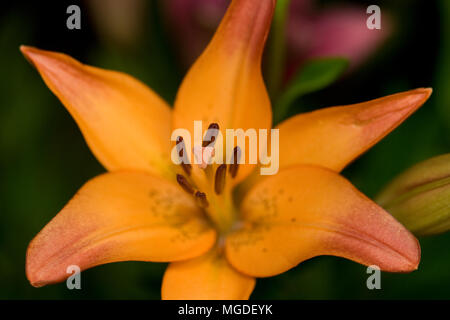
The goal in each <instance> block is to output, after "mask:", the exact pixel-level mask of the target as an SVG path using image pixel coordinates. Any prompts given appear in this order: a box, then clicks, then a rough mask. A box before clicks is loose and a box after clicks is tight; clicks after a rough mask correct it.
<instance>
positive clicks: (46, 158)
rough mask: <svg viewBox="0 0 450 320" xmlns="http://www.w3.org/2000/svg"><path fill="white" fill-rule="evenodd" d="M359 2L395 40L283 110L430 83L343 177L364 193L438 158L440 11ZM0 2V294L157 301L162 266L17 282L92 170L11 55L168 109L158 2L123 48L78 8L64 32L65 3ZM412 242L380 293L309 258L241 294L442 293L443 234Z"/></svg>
mask: <svg viewBox="0 0 450 320" xmlns="http://www.w3.org/2000/svg"><path fill="white" fill-rule="evenodd" d="M323 2H330V1H323ZM334 2H348V1H334ZM359 2H362V3H365V4H367V5H369V4H379V5H380V6H381V8H382V10H383V11H384V10H386V11H389V12H391V14H392V15H393V17H394V19H395V20H396V22H397V29H396V34H395V35H394V37H393V38H392V39H391V40H390V41H389V43H387V44H386V45H385V46H384V47H383V49H382V50H381V51H380V52H378V54H377V55H375V56H374V57H373V58H372V59H371V60H370V61H369V62H368V63H366V64H365V65H364V66H363V67H362V68H360V69H359V70H358V71H357V72H354V73H352V74H350V75H348V76H346V77H345V78H344V79H342V80H341V81H339V82H338V83H336V84H334V85H333V86H331V87H330V88H328V89H326V90H323V91H321V92H318V93H315V94H311V95H309V96H307V97H305V98H304V99H302V100H301V101H298V103H297V106H296V110H295V112H296V113H297V112H303V111H306V110H312V109H316V108H321V107H325V106H331V105H342V104H351V103H356V102H361V101H365V100H370V99H373V98H376V97H379V96H383V95H387V94H391V93H395V92H398V91H403V90H408V89H413V88H416V87H429V86H432V87H434V89H435V92H434V95H433V97H432V99H431V100H430V101H429V102H428V103H426V105H425V106H424V107H423V108H421V109H420V110H419V111H418V112H417V113H416V114H414V115H413V116H412V117H411V118H410V119H409V120H407V121H406V122H405V123H404V124H403V125H402V126H400V127H399V128H398V129H397V130H396V131H395V132H394V133H392V134H391V135H389V136H388V137H387V138H386V139H384V140H383V141H382V142H381V143H379V144H378V145H377V146H375V147H374V148H373V149H371V150H370V151H369V152H368V153H367V154H365V155H364V156H363V157H362V158H360V159H359V160H358V161H356V162H355V163H354V164H352V165H351V166H350V167H349V168H348V169H346V171H345V172H344V175H345V176H347V177H348V178H349V179H350V180H351V181H352V182H353V183H354V184H355V185H356V186H357V187H358V188H359V189H360V190H362V191H363V192H364V193H366V194H367V195H368V196H370V197H374V196H375V195H376V194H377V192H379V191H380V189H381V188H382V187H383V186H384V185H385V184H386V183H387V182H388V181H389V180H390V179H392V178H393V177H394V176H395V175H396V174H398V173H400V172H401V171H403V170H404V169H406V168H407V167H409V166H410V165H412V164H414V163H416V162H418V161H421V160H424V159H426V158H429V157H431V156H434V155H438V154H442V153H448V152H450V139H449V134H450V129H449V128H450V96H449V89H450V68H449V64H450V43H449V42H450V22H449V21H450V8H449V5H448V3H449V1H447V0H441V1H411V0H404V1H402V0H398V1H392V0H391V1H376V2H374V1H370V2H364V1H359ZM393 2H394V3H393ZM8 3H10V4H2V10H1V12H0V72H1V75H2V77H1V79H0V298H2V299H47V298H63V299H86V298H89V299H91V298H99V299H158V298H160V285H161V278H162V274H163V272H164V268H165V265H164V264H153V263H138V262H125V263H116V264H109V265H105V266H100V267H97V268H94V269H91V270H88V271H86V272H84V273H83V274H82V290H79V291H77V290H73V291H69V290H68V289H67V288H66V286H65V284H64V283H63V284H59V285H52V286H49V287H44V288H40V289H36V288H33V287H31V286H30V285H29V283H28V282H27V280H26V278H25V272H24V263H25V251H26V247H27V245H28V242H29V241H30V240H31V239H32V238H33V237H34V235H35V234H36V233H37V232H38V231H39V230H40V229H41V228H42V227H43V226H44V225H45V224H46V223H47V222H48V221H49V220H50V219H51V218H52V217H53V216H54V215H55V214H56V213H57V212H58V211H59V210H60V209H61V208H62V206H63V205H64V204H65V203H66V202H67V201H68V200H69V199H70V198H71V196H72V195H73V194H74V193H75V192H76V191H77V189H78V188H79V187H80V186H81V185H82V184H83V183H84V182H85V181H87V180H88V179H90V178H91V177H93V176H95V175H97V174H99V173H101V172H103V168H102V167H101V166H100V165H99V164H98V162H97V161H96V160H95V158H94V157H93V156H92V154H91V152H90V151H89V149H88V148H87V146H86V144H85V142H84V141H83V138H82V136H81V134H80V132H79V130H78V128H77V126H76V124H75V122H74V121H73V120H72V119H71V118H70V116H69V114H68V113H67V112H66V111H65V109H64V108H63V107H62V106H61V104H60V103H59V101H58V100H57V99H56V98H55V97H54V96H53V95H52V93H51V92H50V91H49V90H48V89H47V88H46V86H45V85H44V83H43V81H42V80H41V79H40V77H39V75H38V74H37V72H36V71H35V70H33V68H32V67H31V66H30V65H29V64H28V63H27V62H26V60H25V59H24V58H23V57H22V55H21V54H20V52H19V45H21V44H27V45H33V46H37V47H40V48H43V49H49V50H56V51H63V52H66V53H69V54H70V55H72V56H74V57H75V58H77V59H79V60H81V61H83V62H85V63H88V64H92V65H96V66H99V67H104V68H110V69H116V70H121V71H125V72H128V73H130V74H132V75H134V76H136V77H137V78H139V79H141V80H143V81H144V82H146V83H147V84H148V85H149V86H150V87H152V88H153V89H154V90H156V91H157V92H158V93H160V94H161V95H162V96H163V97H164V98H165V99H166V100H167V101H169V102H172V101H173V99H174V96H175V93H176V89H177V87H178V85H179V83H180V81H181V80H182V75H183V73H184V70H183V68H181V67H180V64H179V63H177V60H176V54H175V50H176V49H175V47H174V46H172V44H171V42H170V39H169V35H168V33H167V31H166V28H165V27H164V24H163V23H162V18H161V14H160V10H159V6H158V2H157V1H149V5H148V15H147V20H146V26H145V32H144V33H143V36H142V38H141V39H140V41H139V43H137V45H135V46H134V47H128V48H124V47H119V46H116V45H114V44H113V43H111V42H108V41H105V39H104V38H102V37H100V36H98V34H97V33H96V32H95V30H93V29H94V28H93V26H92V23H91V20H90V19H89V12H87V9H86V8H85V7H84V6H83V4H81V7H82V19H83V20H82V30H81V31H68V30H67V29H66V27H65V19H66V17H67V15H66V13H65V10H66V8H67V6H68V4H72V3H76V1H71V2H67V1H57V3H56V1H55V3H54V4H50V1H47V2H46V1H39V2H38V1H33V2H32V1H30V2H25V1H22V2H20V1H17V2H16V3H15V4H12V3H11V2H8ZM420 241H421V245H422V261H421V264H420V267H419V270H418V271H416V272H413V273H411V274H387V273H383V274H382V290H374V291H369V290H368V289H367V288H366V279H367V277H368V275H367V274H366V268H365V267H363V266H360V265H358V264H356V263H353V262H351V261H346V260H344V259H340V258H334V257H320V258H315V259H313V260H311V261H307V262H305V263H302V264H301V265H300V266H299V267H297V268H294V269H293V270H291V271H289V272H287V273H285V274H283V275H280V276H278V277H274V278H270V279H263V280H260V281H258V283H257V286H256V289H255V291H254V294H253V295H252V298H255V299H257V298H258V299H259V298H263V299H266V298H269V299H272V298H273V299H366V298H369V299H381V298H383V299H404V298H419V299H434V298H450V288H449V285H450V272H449V270H450V250H449V248H450V234H444V235H441V236H435V237H430V238H427V239H420Z"/></svg>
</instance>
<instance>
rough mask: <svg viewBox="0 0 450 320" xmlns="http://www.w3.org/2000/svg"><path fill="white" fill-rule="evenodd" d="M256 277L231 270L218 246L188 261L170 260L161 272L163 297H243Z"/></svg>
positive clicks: (243, 298)
mask: <svg viewBox="0 0 450 320" xmlns="http://www.w3.org/2000/svg"><path fill="white" fill-rule="evenodd" d="M255 283H256V281H255V279H254V278H251V277H248V276H245V275H243V274H241V273H239V272H237V271H236V270H234V269H233V268H232V267H231V266H230V265H229V264H228V262H227V260H226V259H225V258H224V256H223V254H222V253H221V251H220V250H217V249H215V250H211V251H210V252H209V253H208V254H206V255H204V256H201V257H199V258H195V259H192V260H188V261H182V262H172V263H171V264H170V265H169V267H168V268H167V270H166V273H165V274H164V279H163V284H162V298H163V299H165V300H246V299H248V298H249V297H250V294H251V293H252V291H253V288H254V287H255Z"/></svg>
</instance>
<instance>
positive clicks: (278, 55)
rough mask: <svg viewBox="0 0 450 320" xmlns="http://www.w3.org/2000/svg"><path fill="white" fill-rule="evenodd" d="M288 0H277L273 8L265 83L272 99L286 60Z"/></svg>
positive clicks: (277, 90)
mask: <svg viewBox="0 0 450 320" xmlns="http://www.w3.org/2000/svg"><path fill="white" fill-rule="evenodd" d="M289 4H290V0H278V2H277V6H276V8H275V13H274V18H273V24H272V33H271V38H270V49H269V57H268V59H269V64H268V69H267V75H268V78H267V84H268V89H269V94H270V96H271V98H272V99H274V100H275V99H276V98H277V97H278V94H279V90H280V88H281V81H282V78H283V72H284V68H285V60H286V19H287V16H288V9H289Z"/></svg>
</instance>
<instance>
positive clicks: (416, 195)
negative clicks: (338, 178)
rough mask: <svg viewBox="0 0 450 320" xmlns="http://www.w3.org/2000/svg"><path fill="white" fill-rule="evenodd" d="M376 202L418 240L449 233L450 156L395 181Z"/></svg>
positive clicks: (423, 163)
mask: <svg viewBox="0 0 450 320" xmlns="http://www.w3.org/2000/svg"><path fill="white" fill-rule="evenodd" d="M377 202H378V203H379V204H380V205H381V206H382V207H384V208H385V209H386V210H387V211H388V212H390V213H391V214H392V215H393V216H394V217H395V218H396V219H397V220H399V221H400V222H401V223H402V224H403V225H404V226H405V227H406V228H408V229H409V230H410V231H411V232H413V233H414V234H416V235H418V236H428V235H433V234H438V233H442V232H445V231H447V230H449V229H450V154H446V155H441V156H438V157H435V158H431V159H428V160H426V161H424V162H421V163H419V164H416V165H415V166H413V167H412V168H410V169H408V170H406V171H405V172H404V173H402V174H401V175H400V176H398V177H397V178H395V179H394V180H393V181H392V182H391V183H390V184H389V185H388V186H387V187H386V188H385V189H384V190H383V191H382V192H381V194H380V195H379V196H378V198H377Z"/></svg>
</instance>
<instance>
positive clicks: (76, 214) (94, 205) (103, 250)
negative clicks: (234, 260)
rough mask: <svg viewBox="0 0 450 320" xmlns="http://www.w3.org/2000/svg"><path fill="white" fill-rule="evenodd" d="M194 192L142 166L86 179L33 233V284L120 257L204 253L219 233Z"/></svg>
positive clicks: (29, 268) (29, 265) (166, 258)
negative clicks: (69, 269)
mask: <svg viewBox="0 0 450 320" xmlns="http://www.w3.org/2000/svg"><path fill="white" fill-rule="evenodd" d="M201 214H202V213H201V212H200V210H199V209H198V207H197V206H196V204H195V203H194V200H193V198H192V197H190V196H189V195H187V194H186V193H184V192H183V191H182V190H181V188H179V187H178V186H177V185H175V184H172V183H171V182H169V181H166V180H163V179H161V178H157V177H155V176H152V175H149V174H147V173H141V172H114V173H107V174H104V175H101V176H99V177H97V178H94V179H92V180H91V181H89V182H88V183H86V184H85V185H84V186H83V187H82V188H81V189H80V191H79V192H78V193H77V194H76V195H75V197H74V198H73V199H72V200H71V201H70V202H69V203H68V204H67V205H66V206H65V207H64V209H63V210H62V211H61V212H60V213H59V214H58V215H57V216H56V217H55V218H54V219H53V220H52V221H50V223H49V224H48V225H47V226H46V227H45V228H44V229H43V230H42V231H41V232H40V233H39V234H38V235H37V236H36V237H35V238H34V239H33V241H32V242H31V243H30V245H29V247H28V251H27V259H26V273H27V277H28V279H29V281H30V282H31V284H32V285H33V286H43V285H46V284H50V283H55V282H59V281H62V280H64V279H65V278H66V277H68V276H69V274H67V273H66V269H67V267H68V266H70V265H77V266H79V267H80V268H81V269H82V270H84V269H87V268H91V267H94V266H97V265H100V264H105V263H110V262H117V261H154V262H170V261H177V260H184V259H189V258H193V257H196V256H199V255H201V254H203V253H205V252H207V251H208V250H209V249H210V248H211V247H212V246H213V245H214V243H215V239H216V233H215V231H214V230H213V229H212V228H211V227H210V225H209V224H208V223H207V222H206V221H204V220H203V219H202V215H201Z"/></svg>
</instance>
